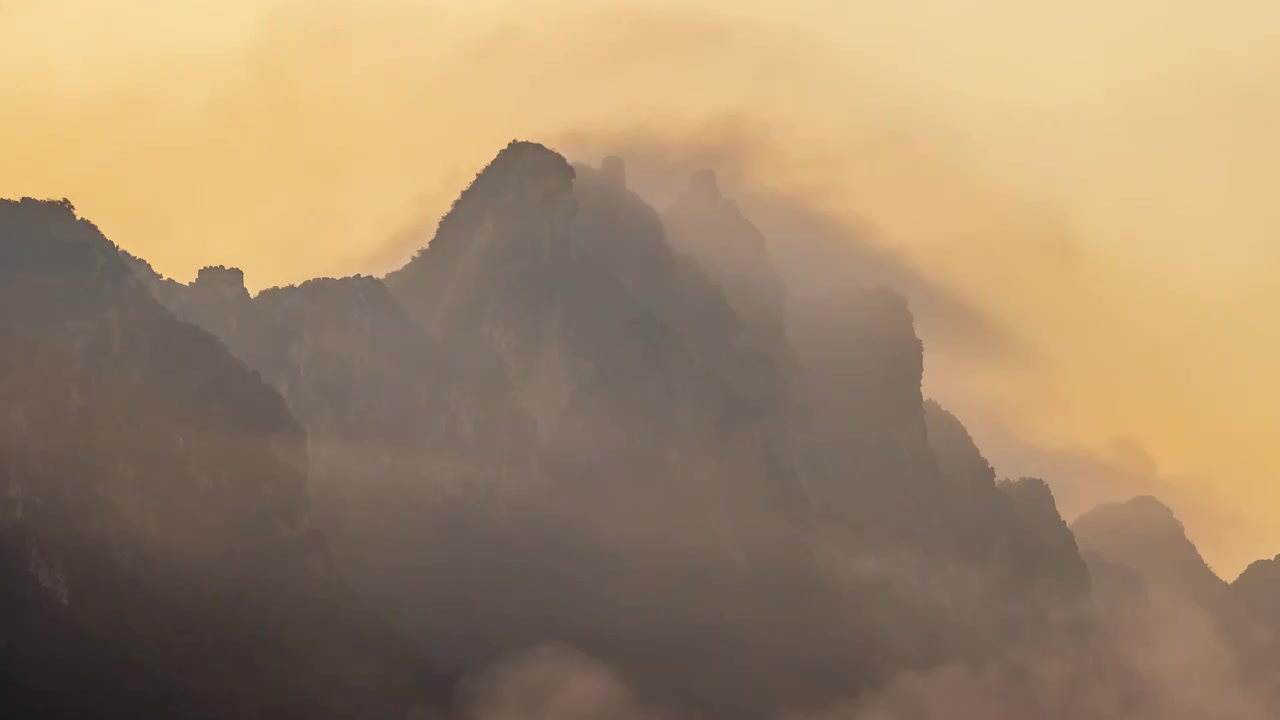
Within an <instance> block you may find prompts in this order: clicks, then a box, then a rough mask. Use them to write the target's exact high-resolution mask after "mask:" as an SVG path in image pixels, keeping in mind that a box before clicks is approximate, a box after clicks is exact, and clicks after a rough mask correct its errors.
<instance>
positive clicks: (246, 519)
mask: <svg viewBox="0 0 1280 720" xmlns="http://www.w3.org/2000/svg"><path fill="white" fill-rule="evenodd" d="M790 227H791V228H792V231H793V234H792V235H791V236H788V237H785V238H775V237H769V236H767V235H766V233H765V232H763V231H762V230H761V229H760V228H759V227H757V225H756V224H755V223H754V222H753V219H752V218H751V217H750V216H749V214H748V212H747V211H745V210H744V209H743V207H742V206H740V205H739V204H738V203H737V202H735V201H734V200H733V199H731V198H728V197H726V196H725V195H724V194H723V193H722V191H721V189H720V187H719V183H718V181H717V176H716V174H715V173H714V172H712V171H710V170H698V171H695V172H694V173H692V174H691V176H690V178H689V182H688V185H687V187H686V188H685V189H683V190H682V191H681V192H679V193H678V194H676V195H675V196H674V198H673V199H672V200H671V202H670V204H669V205H666V206H665V207H664V209H662V210H659V209H657V208H655V207H654V206H653V205H651V204H650V203H649V202H648V201H646V199H644V198H643V197H642V196H641V194H639V193H637V192H636V191H635V190H634V189H633V188H632V187H631V185H630V180H629V178H628V168H627V165H626V164H625V162H624V161H623V160H622V159H621V158H618V157H614V156H610V157H607V158H606V159H605V160H604V161H603V162H602V163H601V165H600V166H594V165H590V164H586V163H571V162H570V161H569V160H568V159H566V158H565V157H564V156H562V155H560V154H559V153H557V152H555V151H553V150H551V149H549V148H547V147H545V146H543V145H539V144H536V143H531V142H524V141H516V142H512V143H511V144H510V145H508V146H507V147H506V148H504V149H502V150H501V151H500V152H498V154H497V155H496V156H495V157H494V159H493V160H492V162H490V163H489V165H488V166H486V167H485V168H483V169H482V170H481V171H480V172H479V174H478V175H477V176H476V178H475V180H474V182H472V183H471V184H470V185H469V186H468V187H467V188H466V189H465V190H464V191H463V192H462V193H461V195H460V196H459V197H458V199H457V200H456V202H455V203H454V204H453V206H452V208H451V209H450V211H449V212H448V213H447V214H446V215H445V216H444V218H443V219H442V220H441V221H440V223H439V226H438V228H436V230H435V232H434V235H433V236H431V237H422V238H421V245H422V249H421V250H420V251H419V252H418V253H417V254H416V255H415V256H414V257H413V258H412V259H411V260H410V261H409V262H408V263H407V264H406V265H404V266H403V267H402V268H400V269H398V270H396V271H394V272H392V273H390V274H388V275H387V276H386V277H385V278H375V277H367V276H355V277H347V278H341V279H335V278H318V279H314V280H310V281H307V282H304V283H302V284H300V285H298V286H290V287H283V288H272V289H269V290H265V291H262V292H260V293H258V294H257V295H252V294H251V293H250V292H249V291H248V290H247V289H246V285H245V272H250V273H251V272H252V269H251V268H246V269H243V270H242V269H237V268H227V267H223V266H210V267H207V268H205V269H204V270H201V271H200V273H199V274H198V276H197V277H196V278H195V280H193V281H192V282H190V283H185V284H184V283H179V282H176V281H173V280H171V279H167V278H165V277H164V276H163V275H162V274H161V273H159V272H157V271H156V269H154V268H153V267H152V266H151V265H149V264H148V263H147V262H146V260H145V259H142V258H137V257H133V256H131V255H128V254H127V253H124V252H122V251H119V250H117V249H116V247H115V246H114V245H112V244H111V243H110V242H109V241H107V240H106V239H105V238H103V237H102V236H101V234H100V233H99V232H98V231H97V229H96V228H95V227H94V226H92V225H91V224H90V223H89V222H88V221H86V220H83V219H79V218H77V217H76V215H75V213H74V210H73V209H72V208H71V207H70V204H69V203H65V202H63V203H57V202H38V201H32V200H22V201H19V202H9V201H6V202H5V203H4V204H3V205H0V241H2V242H3V245H0V253H3V255H0V261H3V262H0V283H3V284H2V285H0V292H3V293H4V295H3V297H4V299H5V304H4V305H3V306H0V318H2V319H3V321H4V326H3V329H4V332H5V341H6V342H5V346H4V347H6V348H9V349H6V350H5V351H4V352H3V353H0V363H2V364H0V400H2V401H3V407H4V408H5V410H6V411H7V415H6V416H4V418H5V424H4V425H3V426H0V428H3V435H0V481H3V482H4V485H3V486H0V489H5V488H7V494H3V493H0V509H2V510H3V513H0V523H2V524H0V541H2V542H3V546H2V549H3V556H2V557H0V561H2V562H3V564H2V565H0V572H3V573H5V579H6V584H5V585H4V586H3V587H4V590H3V591H2V594H0V598H2V600H3V602H4V609H5V612H6V616H7V617H12V618H17V619H18V620H19V622H18V623H6V630H5V635H4V636H0V640H4V642H3V643H0V652H3V653H6V654H7V655H6V658H8V659H12V660H13V662H12V663H9V665H10V666H11V667H19V668H23V671H22V672H21V673H20V674H18V675H15V676H13V678H14V680H13V682H12V683H10V685H11V686H12V687H13V688H15V692H16V694H15V695H14V697H18V698H20V699H19V700H18V701H17V702H18V703H19V704H18V705H17V707H18V708H19V710H20V712H21V714H22V715H23V716H26V717H42V716H49V715H53V714H57V713H61V714H62V715H64V716H67V717H75V716H83V715H84V713H85V712H86V711H85V708H86V707H88V706H90V705H93V704H98V705H100V706H101V707H105V708H108V709H109V712H108V713H107V714H117V715H124V714H127V713H128V714H133V715H141V716H148V717H152V716H154V717H163V716H168V715H172V714H175V713H177V714H190V715H198V716H208V717H219V718H221V717H246V716H247V717H267V716H273V715H272V714H273V713H276V714H279V715H285V716H290V717H387V718H405V717H419V716H421V715H422V714H423V713H447V712H449V711H450V709H451V708H452V709H453V710H454V711H456V714H458V715H459V716H463V717H476V718H500V717H501V718H505V717H511V716H520V717H529V716H537V717H546V718H548V719H549V720H550V719H551V718H556V719H557V720H560V719H563V718H577V717H583V718H586V717H589V716H590V717H596V716H599V715H601V714H607V715H608V716H611V717H616V716H623V717H637V718H639V717H655V718H656V717H664V718H665V717H689V716H697V717H715V718H719V717H725V718H727V717H761V718H775V717H782V716H783V715H790V716H794V715H796V714H800V715H802V716H805V717H808V716H826V715H832V716H834V717H851V718H858V719H860V720H862V719H865V720H870V719H871V718H880V719H884V718H895V719H896V718H902V719H903V720H906V719H907V718H921V719H924V720H932V719H933V718H943V717H958V718H962V720H964V719H968V718H973V719H974V720H976V719H977V718H991V717H1009V718H1015V717H1016V718H1021V717H1033V716H1034V717H1047V718H1064V719H1066V718H1101V719H1103V720H1112V719H1113V718H1114V719H1116V720H1118V718H1121V717H1125V718H1150V719H1151V720H1156V718H1160V719H1161V720H1165V719H1166V718H1183V717H1185V718H1193V717H1205V716H1207V714H1212V713H1214V712H1225V713H1226V714H1227V715H1229V716H1232V717H1246V718H1247V717H1266V716H1267V713H1268V712H1269V711H1270V710H1274V708H1276V707H1277V705H1276V704H1275V700H1276V697H1277V696H1276V695H1273V694H1271V691H1270V689H1269V688H1268V687H1267V681H1266V679H1267V678H1268V677H1270V676H1269V675H1268V673H1269V672H1270V671H1271V669H1272V668H1275V667H1280V664H1275V665H1272V664H1270V663H1273V662H1274V661H1277V660H1280V654H1276V653H1275V652H1274V651H1275V649H1276V648H1277V647H1280V645H1277V644H1276V643H1275V641H1274V639H1273V638H1274V637H1275V633H1277V632H1280V620H1277V618H1280V615H1277V614H1276V613H1274V612H1272V611H1271V608H1274V607H1276V601H1280V572H1276V571H1274V566H1275V565H1276V563H1275V562H1274V561H1268V562H1262V563H1259V564H1257V565H1255V566H1254V567H1251V568H1250V570H1249V572H1247V573H1246V574H1245V575H1243V576H1241V578H1240V579H1239V580H1237V581H1236V583H1235V584H1232V585H1228V584H1227V583H1226V582H1224V581H1222V580H1221V579H1219V578H1218V577H1217V576H1216V575H1214V574H1213V572H1212V571H1211V570H1210V569H1209V568H1208V566H1207V565H1205V563H1204V561H1203V560H1202V559H1201V557H1200V555H1199V553H1198V551H1197V550H1196V548H1195V546H1194V545H1193V544H1192V543H1191V541H1190V540H1189V539H1188V538H1187V537H1186V535H1185V533H1184V532H1183V529H1182V526H1181V524H1180V523H1178V521H1177V520H1176V518H1174V516H1173V514H1172V512H1171V511H1169V510H1168V508H1167V507H1165V506H1163V505H1162V504H1160V503H1159V502H1158V501H1156V500H1154V499H1150V498H1140V499H1138V500H1134V501H1132V502H1130V503H1126V504H1123V505H1112V506H1104V507H1101V508H1098V509H1097V510H1095V511H1093V512H1091V513H1088V514H1086V515H1085V516H1083V517H1081V518H1080V519H1079V520H1077V521H1076V522H1075V523H1074V524H1073V525H1072V526H1070V527H1069V526H1068V525H1067V523H1066V522H1065V521H1064V520H1063V517H1062V515H1061V514H1060V513H1059V510H1058V507H1057V504H1056V502H1055V499H1054V496H1053V493H1052V492H1051V490H1050V483H1052V482H1053V478H1048V481H1049V482H1046V481H1045V480H1041V479H1037V478H1021V479H1016V480H1007V479H1001V478H999V477H998V476H997V473H996V471H995V469H994V468H993V467H992V464H991V463H990V462H989V461H988V459H987V457H985V456H984V454H983V452H982V450H981V449H980V448H979V447H978V445H977V444H976V443H975V441H974V439H973V437H972V435H971V434H970V432H969V431H968V429H966V427H965V425H964V423H963V422H962V420H961V418H960V417H958V416H957V415H956V414H953V413H952V412H950V411H948V410H947V409H946V408H944V407H943V406H942V405H940V404H939V403H937V402H935V401H933V400H929V399H926V397H925V395H924V392H923V390H922V380H923V372H924V364H925V362H926V353H927V348H926V347H925V345H924V343H923V342H922V340H921V339H920V334H919V333H918V332H917V329H916V319H915V317H914V315H913V305H912V303H911V302H909V301H908V299H907V297H912V296H913V295H912V294H911V293H913V292H918V291H919V288H918V287H917V288H905V289H899V288H894V287H886V286H884V284H883V283H882V282H877V283H874V284H869V283H867V282H865V280H866V278H868V277H874V278H878V279H880V280H883V279H885V277H886V276H885V275H884V273H882V272H880V271H876V272H875V273H870V274H868V272H867V270H866V268H862V267H858V266H857V262H858V259H857V258H858V256H857V254H856V253H855V254H853V255H848V254H842V253H838V252H832V253H827V251H826V250H821V249H820V250H815V251H813V252H816V253H818V254H820V255H822V256H823V257H825V258H827V262H828V263H829V264H831V265H833V267H832V268H831V272H830V273H829V274H828V275H826V276H824V277H823V279H822V281H821V282H815V283H814V284H812V285H809V286H805V287H796V286H795V282H794V278H793V276H790V275H789V274H788V273H785V272H783V271H781V270H779V268H778V263H777V258H776V253H774V252H773V251H771V249H770V248H776V247H778V246H779V244H783V245H786V246H794V247H797V248H804V247H806V246H812V245H821V244H822V243H825V242H826V241H827V239H825V238H823V237H820V236H814V235H810V234H807V233H806V232H804V230H803V227H801V226H797V225H792V226H790ZM795 252H800V253H803V252H806V251H805V250H797V251H795ZM213 260H215V261H216V258H215V259H213ZM846 270H847V272H845V271H846ZM841 278H844V279H843V280H842V279H841ZM904 293H906V294H904ZM27 619H29V620H27ZM23 620H27V621H26V622H23ZM1170 628H1176V632H1170ZM1268 628H1269V629H1268ZM1264 630H1265V632H1269V633H1272V634H1271V635H1267V634H1265V633H1264ZM46 638H54V639H55V642H53V643H52V649H50V647H49V645H50V644H49V643H46V642H45V641H44V639H46ZM108 668H119V670H118V673H119V676H120V680H119V681H118V682H115V683H110V684H107V683H103V682H102V681H101V679H100V678H101V677H102V676H103V675H104V674H105V673H107V672H108V670H107V669H108ZM52 672H60V673H65V677H66V678H67V679H66V680H62V681H51V680H50V679H49V677H50V673H52ZM1192 677H1194V678H1197V679H1198V681H1199V682H1200V684H1199V685H1197V686H1194V687H1193V686H1192V685H1190V684H1189V683H1188V679H1189V678H1192ZM81 686H84V687H85V688H87V689H88V691H87V693H86V694H85V695H83V696H69V695H66V694H64V693H63V692H62V690H63V689H65V688H66V687H81ZM95 693H96V694H95ZM50 698H53V699H50ZM62 698H70V699H67V700H65V701H64V700H63V699H62ZM41 703H44V705H42V704H41ZM55 703H62V704H60V705H59V704H55ZM76 703H83V704H80V705H77V704H76ZM411 713H416V714H411Z"/></svg>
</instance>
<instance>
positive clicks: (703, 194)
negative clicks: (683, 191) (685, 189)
mask: <svg viewBox="0 0 1280 720" xmlns="http://www.w3.org/2000/svg"><path fill="white" fill-rule="evenodd" d="M689 193H690V194H691V195H692V196H693V197H695V198H697V199H699V200H703V201H718V200H721V199H723V196H722V195H721V194H720V182H719V181H718V180H717V179H716V171H715V170H698V171H695V172H694V173H693V175H692V176H691V177H690V178H689Z"/></svg>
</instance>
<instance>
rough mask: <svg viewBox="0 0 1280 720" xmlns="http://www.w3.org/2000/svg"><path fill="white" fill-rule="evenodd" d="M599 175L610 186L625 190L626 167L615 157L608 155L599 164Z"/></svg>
mask: <svg viewBox="0 0 1280 720" xmlns="http://www.w3.org/2000/svg"><path fill="white" fill-rule="evenodd" d="M600 174H601V175H603V176H604V179H605V181H606V182H608V183H609V184H610V185H611V186H613V187H615V188H617V189H619V190H625V189H626V188H627V166H626V164H624V163H623V161H622V158H620V157H618V156H617V155H610V156H609V157H607V158H605V159H604V160H603V161H602V162H601V163H600Z"/></svg>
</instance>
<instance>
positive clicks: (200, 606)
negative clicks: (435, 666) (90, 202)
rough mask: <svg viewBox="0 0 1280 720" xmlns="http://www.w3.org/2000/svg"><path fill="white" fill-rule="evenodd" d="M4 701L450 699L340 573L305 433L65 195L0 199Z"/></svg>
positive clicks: (56, 713) (323, 704) (306, 703)
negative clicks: (310, 475)
mask: <svg viewBox="0 0 1280 720" xmlns="http://www.w3.org/2000/svg"><path fill="white" fill-rule="evenodd" d="M0 294H2V297H3V302H2V303H0V328H3V330H2V332H3V338H4V348H5V351H4V353H3V354H2V359H0V362H2V363H3V364H2V365H0V398H2V399H0V404H2V405H3V407H4V408H5V415H4V424H3V429H2V431H0V457H3V458H4V463H3V467H4V475H5V480H6V482H5V493H4V496H3V497H4V500H3V504H2V505H0V507H3V513H2V517H3V524H2V525H0V548H2V555H3V566H2V567H3V572H4V574H5V575H4V581H3V584H0V587H3V604H4V612H5V620H6V622H5V629H4V633H3V636H2V642H0V653H3V655H4V666H5V668H6V670H5V672H4V678H3V683H4V687H5V689H6V691H5V693H4V702H5V703H6V711H7V712H12V713H13V715H12V716H14V717H86V716H89V715H93V716H99V717H126V716H128V717H139V716H141V717H173V716H190V717H279V716H281V715H285V716H305V717H333V718H341V717H361V716H367V715H368V714H375V715H376V714H388V713H390V714H402V713H405V712H407V711H409V710H411V709H413V708H414V707H415V706H417V707H420V708H423V709H430V708H432V707H437V706H439V707H442V705H437V704H438V703H443V702H444V701H446V700H447V696H445V695H442V694H441V689H442V688H443V687H445V684H444V682H443V676H438V675H436V674H435V673H434V672H432V671H431V670H430V669H429V667H428V666H427V665H426V664H425V663H424V662H422V661H421V660H420V659H419V657H418V656H417V655H416V653H415V652H414V651H413V650H412V648H411V647H410V646H408V645H407V644H405V643H404V642H402V641H400V640H398V639H397V638H396V637H395V635H394V634H393V633H391V632H390V631H389V629H388V628H387V627H386V626H385V625H384V623H383V622H382V621H380V620H378V619H377V618H376V617H374V616H373V615H371V614H370V613H368V611H366V610H365V609H364V608H363V607H362V606H361V605H360V604H359V603H358V602H357V601H356V600H355V598H354V596H353V595H352V594H351V593H350V590H349V589H348V588H347V587H345V586H344V585H343V584H342V583H340V582H339V581H338V580H337V579H336V577H335V575H334V573H333V571H332V568H331V562H330V559H329V556H328V551H327V548H326V544H325V541H324V537H323V536H322V535H320V534H319V533H318V532H317V531H316V528H315V527H314V524H313V523H312V522H311V520H310V508H309V503H308V487H307V467H308V458H307V453H306V438H305V435H304V433H303V430H302V428H301V427H300V426H299V425H298V423H297V421H296V420H294V418H293V417H292V416H291V415H290V413H289V411H288V409H287V408H286V407H285V404H284V403H283V402H282V401H281V398H280V396H279V395H278V394H276V392H275V391H273V390H272V389H271V388H270V387H269V386H268V385H266V384H265V383H264V382H263V381H262V380H261V379H260V378H259V377H257V376H256V375H255V374H254V373H253V372H251V371H250V370H248V369H247V368H246V367H245V366H244V365H243V364H242V363H240V362H239V361H237V360H236V359H235V358H233V357H232V356H231V355H230V354H229V353H228V352H227V351H226V349H225V348H224V347H223V346H222V345H221V343H219V342H218V340H217V339H215V338H214V337H213V336H211V335H209V334H208V333H206V332H204V331H203V330H201V329H199V328H198V327H196V326H194V325H190V324H187V323H183V322H179V321H178V320H176V319H175V318H174V317H173V316H172V315H170V314H169V313H168V312H167V311H166V310H165V309H164V308H163V307H162V306H161V305H160V304H159V303H157V302H156V301H155V300H154V299H153V298H152V296H151V294H150V293H148V291H147V288H146V287H145V286H144V285H143V284H142V283H141V282H139V281H138V279H137V278H136V277H135V275H134V274H133V273H132V272H131V270H130V267H129V265H128V264H127V263H126V261H125V259H124V257H123V256H122V255H121V254H120V253H119V252H118V251H117V249H116V247H115V246H114V245H112V244H111V243H110V242H109V241H107V240H106V239H104V238H103V237H102V235H101V234H100V233H99V232H98V230H97V228H95V227H94V226H93V225H92V224H90V223H89V222H87V221H85V220H81V219H78V218H77V217H76V216H75V213H74V211H73V209H72V208H71V206H70V204H69V203H65V202H62V203H56V202H36V201H31V200H22V201H20V202H11V201H4V202H3V203H0Z"/></svg>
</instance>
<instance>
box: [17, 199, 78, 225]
mask: <svg viewBox="0 0 1280 720" xmlns="http://www.w3.org/2000/svg"><path fill="white" fill-rule="evenodd" d="M0 203H3V204H4V207H5V208H6V209H8V210H18V211H21V212H23V213H27V214H28V215H40V216H43V217H45V218H46V219H51V218H59V219H63V220H75V219H76V208H75V206H74V205H72V204H71V201H70V200H68V199H66V198H62V199H61V200H40V199H37V198H32V197H24V198H21V199H19V200H0Z"/></svg>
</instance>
